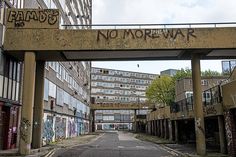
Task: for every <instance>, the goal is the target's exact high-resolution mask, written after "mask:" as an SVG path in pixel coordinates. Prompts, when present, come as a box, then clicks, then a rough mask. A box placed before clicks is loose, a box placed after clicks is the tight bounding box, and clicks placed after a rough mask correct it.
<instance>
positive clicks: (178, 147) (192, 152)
mask: <svg viewBox="0 0 236 157" xmlns="http://www.w3.org/2000/svg"><path fill="white" fill-rule="evenodd" d="M135 137H136V138H138V139H140V140H144V141H149V142H153V143H156V144H159V145H160V146H162V147H163V148H164V149H166V150H169V151H170V152H173V153H175V154H176V156H181V157H182V156H183V157H200V156H199V155H197V153H196V146H195V145H194V144H177V143H174V142H173V141H169V140H167V139H163V138H159V137H157V136H152V135H147V134H142V133H140V134H136V135H135ZM205 156H206V157H227V156H228V155H226V154H222V153H219V152H217V151H216V150H210V149H208V150H207V154H206V155H205Z"/></svg>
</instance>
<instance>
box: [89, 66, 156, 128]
mask: <svg viewBox="0 0 236 157" xmlns="http://www.w3.org/2000/svg"><path fill="white" fill-rule="evenodd" d="M157 76H158V75H156V74H148V73H139V72H131V71H122V70H116V69H104V68H97V67H93V68H92V71H91V97H92V103H95V104H114V103H119V104H124V105H125V104H130V103H136V104H137V103H140V104H141V103H145V102H146V99H147V98H146V97H145V91H146V89H147V87H148V85H149V84H150V83H151V82H152V80H153V79H154V78H155V77H157ZM134 114H135V113H134V110H97V111H95V128H96V130H109V129H112V130H114V129H117V130H119V129H125V130H132V129H133V121H134ZM146 114H147V110H138V111H137V113H136V115H146Z"/></svg>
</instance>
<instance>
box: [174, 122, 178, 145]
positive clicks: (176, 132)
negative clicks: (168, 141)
mask: <svg viewBox="0 0 236 157" xmlns="http://www.w3.org/2000/svg"><path fill="white" fill-rule="evenodd" d="M175 142H176V143H178V142H179V133H178V122H177V120H175Z"/></svg>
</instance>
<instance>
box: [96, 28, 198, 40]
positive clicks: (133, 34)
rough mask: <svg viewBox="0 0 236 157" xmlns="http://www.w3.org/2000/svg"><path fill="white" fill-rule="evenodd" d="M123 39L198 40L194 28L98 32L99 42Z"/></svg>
mask: <svg viewBox="0 0 236 157" xmlns="http://www.w3.org/2000/svg"><path fill="white" fill-rule="evenodd" d="M118 37H119V38H122V39H128V38H129V39H143V40H147V39H158V38H161V39H172V40H175V39H176V38H180V37H181V38H184V39H186V40H187V41H189V40H190V39H191V38H196V37H197V36H196V34H195V33H194V29H193V28H188V29H184V30H182V29H137V30H132V29H126V30H123V31H118V30H116V29H114V30H98V31H97V41H100V40H102V39H105V40H112V39H116V38H118Z"/></svg>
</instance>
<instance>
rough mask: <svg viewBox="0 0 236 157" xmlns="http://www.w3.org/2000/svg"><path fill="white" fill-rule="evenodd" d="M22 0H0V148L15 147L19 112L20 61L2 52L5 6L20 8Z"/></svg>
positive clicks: (17, 135)
mask: <svg viewBox="0 0 236 157" xmlns="http://www.w3.org/2000/svg"><path fill="white" fill-rule="evenodd" d="M22 7H23V0H14V1H13V0H2V1H0V150H2V149H13V148H16V147H17V144H18V140H19V138H18V137H19V123H20V120H19V117H20V114H21V105H22V104H21V97H22V96H21V80H22V79H21V77H22V63H21V62H19V61H18V60H16V59H14V58H13V57H11V56H7V55H5V54H4V50H3V39H4V30H5V10H6V8H22Z"/></svg>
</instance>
